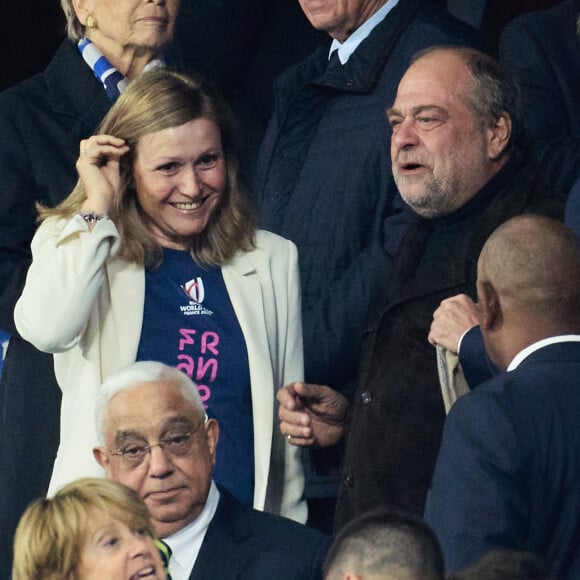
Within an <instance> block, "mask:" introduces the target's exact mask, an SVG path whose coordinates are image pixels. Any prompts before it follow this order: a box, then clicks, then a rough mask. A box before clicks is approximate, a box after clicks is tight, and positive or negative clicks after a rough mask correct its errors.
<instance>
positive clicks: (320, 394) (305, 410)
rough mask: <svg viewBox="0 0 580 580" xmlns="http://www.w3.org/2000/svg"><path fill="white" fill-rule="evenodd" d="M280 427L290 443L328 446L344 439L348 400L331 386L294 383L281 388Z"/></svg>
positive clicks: (279, 396)
mask: <svg viewBox="0 0 580 580" xmlns="http://www.w3.org/2000/svg"><path fill="white" fill-rule="evenodd" d="M277 398H278V402H279V403H280V408H279V410H278V415H279V417H280V431H281V432H282V433H283V434H284V435H286V437H287V438H288V440H289V441H290V443H292V444H293V445H299V446H302V447H307V446H316V447H326V446H328V445H332V444H334V443H336V442H337V441H339V440H340V438H341V437H342V433H343V431H344V422H345V419H346V412H347V409H348V401H347V400H346V398H345V397H344V396H343V395H341V394H340V393H339V392H337V391H335V390H333V389H331V388H330V387H323V386H320V385H309V384H306V383H291V384H290V385H286V386H285V387H284V388H282V389H280V390H279V391H278V395H277Z"/></svg>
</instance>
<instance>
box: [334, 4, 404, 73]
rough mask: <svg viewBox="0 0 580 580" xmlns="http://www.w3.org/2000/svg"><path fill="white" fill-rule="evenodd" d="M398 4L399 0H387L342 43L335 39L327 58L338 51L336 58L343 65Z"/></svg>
mask: <svg viewBox="0 0 580 580" xmlns="http://www.w3.org/2000/svg"><path fill="white" fill-rule="evenodd" d="M398 3H399V0H388V1H387V2H386V3H385V4H384V5H383V6H381V7H380V8H379V9H378V10H377V11H376V12H375V13H374V14H373V15H372V16H371V17H370V18H369V19H368V20H367V21H366V22H364V23H363V24H361V25H360V26H359V27H358V28H357V29H356V30H355V31H354V32H353V33H352V34H351V35H350V36H349V37H348V38H347V39H346V40H345V41H344V42H342V43H341V42H339V41H338V40H336V38H335V39H334V40H333V41H332V44H331V45H330V51H329V52H328V58H329V59H330V55H331V54H332V53H333V52H334V51H335V50H338V58H339V60H340V62H341V64H345V63H346V62H347V61H348V59H349V58H350V56H351V54H352V53H353V52H354V51H355V50H356V49H357V48H358V45H359V44H360V43H361V42H362V41H363V40H364V39H365V38H366V37H367V36H368V35H369V34H370V33H371V32H372V31H373V29H374V28H375V26H377V25H378V24H379V23H381V22H382V21H383V20H384V19H385V17H386V16H387V14H388V13H389V12H390V11H391V10H392V9H393V8H394V7H395V6H396V5H397V4H398Z"/></svg>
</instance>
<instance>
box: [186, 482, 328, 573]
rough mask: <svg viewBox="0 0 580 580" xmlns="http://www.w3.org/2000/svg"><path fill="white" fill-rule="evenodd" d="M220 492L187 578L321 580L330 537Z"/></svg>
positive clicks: (222, 491)
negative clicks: (213, 513)
mask: <svg viewBox="0 0 580 580" xmlns="http://www.w3.org/2000/svg"><path fill="white" fill-rule="evenodd" d="M220 494H221V497H220V501H219V504H218V508H217V510H216V513H215V515H214V517H213V519H212V521H211V523H210V525H209V527H208V529H207V532H206V535H205V538H204V540H203V543H202V545H201V549H200V552H199V555H198V557H197V560H196V562H195V565H194V567H193V570H192V572H191V576H190V579H191V580H216V579H218V578H219V580H257V579H260V580H322V563H323V562H324V558H325V556H326V552H327V551H328V549H329V547H330V544H331V540H330V538H329V537H327V536H325V535H323V534H321V533H320V532H318V531H316V530H312V529H310V528H307V527H305V526H303V525H300V524H297V523H296V522H293V521H291V520H288V519H286V518H283V517H280V516H274V515H272V514H266V513H263V512H259V511H257V510H254V509H252V508H249V507H246V506H243V505H242V504H240V503H239V502H238V501H237V500H236V499H234V498H233V497H232V496H231V495H230V494H229V493H227V492H226V491H224V490H220Z"/></svg>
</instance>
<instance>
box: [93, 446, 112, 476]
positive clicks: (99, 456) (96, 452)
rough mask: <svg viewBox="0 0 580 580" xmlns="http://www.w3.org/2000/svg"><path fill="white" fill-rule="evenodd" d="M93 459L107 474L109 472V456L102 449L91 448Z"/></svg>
mask: <svg viewBox="0 0 580 580" xmlns="http://www.w3.org/2000/svg"><path fill="white" fill-rule="evenodd" d="M93 457H94V458H95V459H96V460H97V463H98V464H99V465H100V466H101V467H102V468H103V469H104V470H105V471H106V472H107V473H108V472H109V469H108V468H109V462H110V458H109V454H108V453H107V450H106V449H105V448H104V447H93Z"/></svg>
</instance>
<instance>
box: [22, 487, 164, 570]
mask: <svg viewBox="0 0 580 580" xmlns="http://www.w3.org/2000/svg"><path fill="white" fill-rule="evenodd" d="M154 536H155V534H154V531H153V526H152V524H151V521H150V518H149V512H148V511H147V507H146V506H145V504H144V503H143V501H142V500H141V498H140V497H139V496H138V495H137V494H136V493H135V492H134V491H133V490H131V489H129V488H128V487H125V486H124V485H121V484H120V483H116V482H113V481H109V480H106V479H91V478H86V479H80V480H78V481H75V482H73V483H71V484H69V485H67V486H66V487H64V488H63V489H62V490H61V491H59V492H58V493H57V494H56V496H55V497H54V498H52V499H45V498H41V499H38V500H36V501H34V502H33V503H32V504H31V505H30V506H29V507H28V508H27V510H26V512H25V513H24V514H23V516H22V518H21V520H20V523H19V524H18V528H17V530H16V536H15V538H14V565H13V570H12V580H70V579H72V578H76V579H79V580H93V579H94V580H97V579H98V580H101V579H103V578H106V579H107V580H135V579H137V578H139V579H142V578H146V579H148V580H165V578H166V574H165V571H164V567H163V564H162V561H161V557H160V554H159V552H158V551H157V548H156V545H155V543H154Z"/></svg>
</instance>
